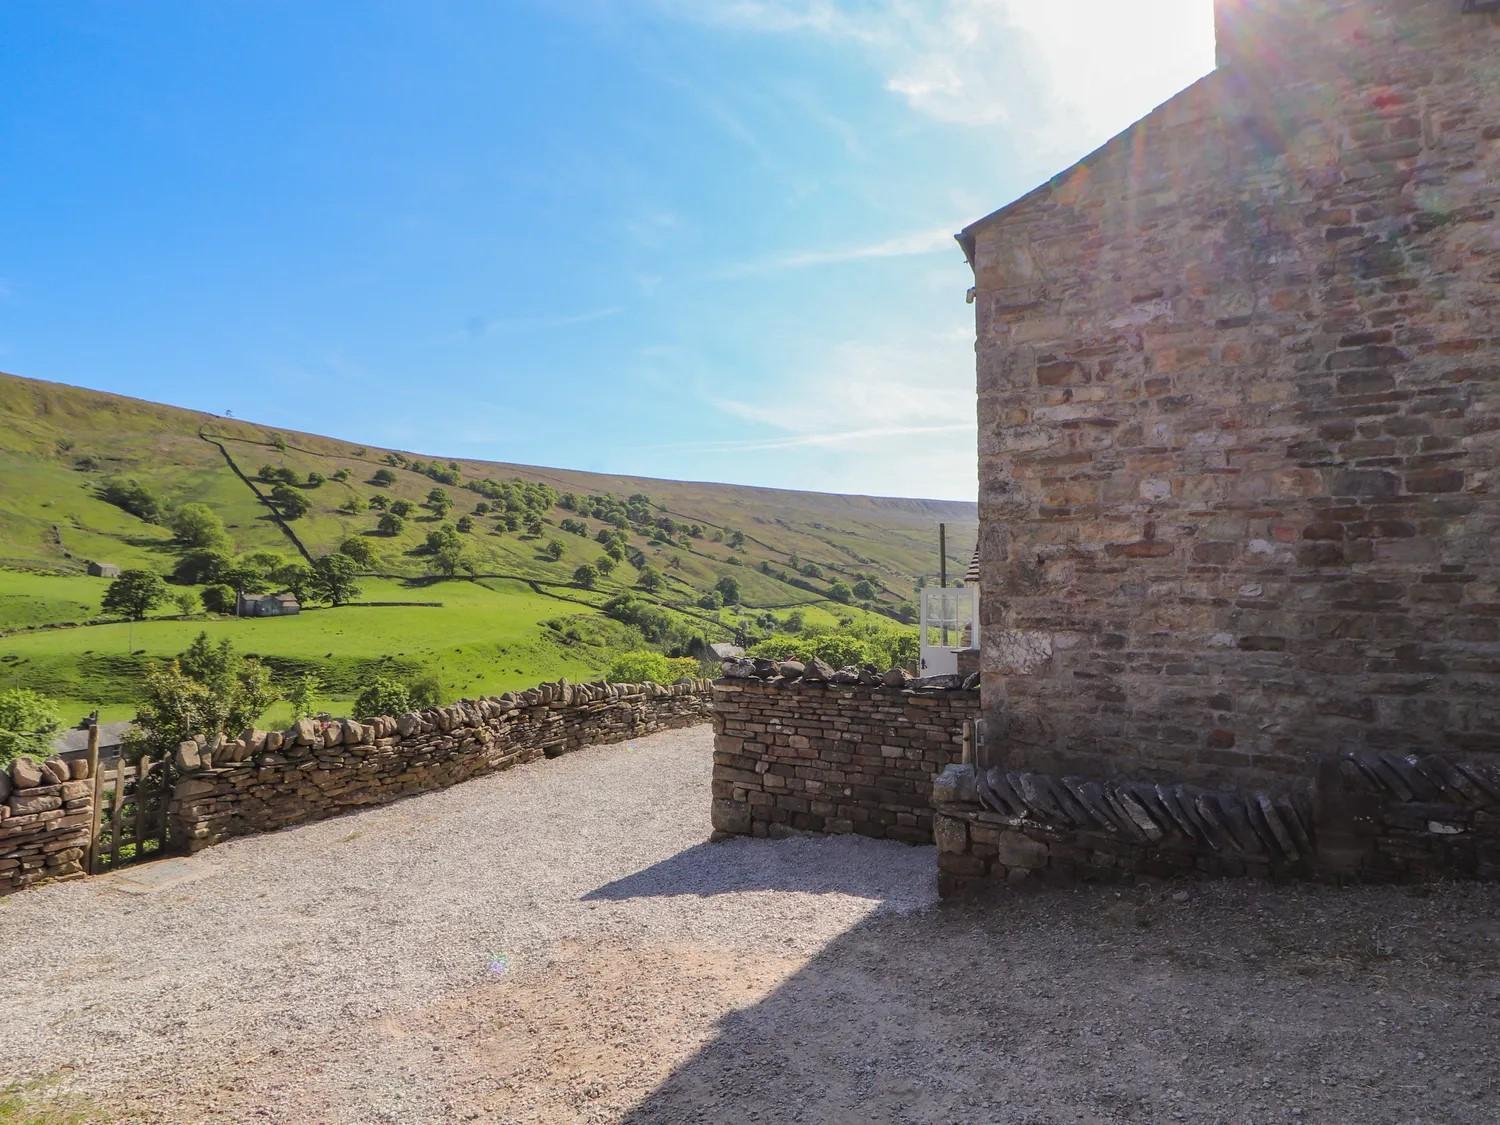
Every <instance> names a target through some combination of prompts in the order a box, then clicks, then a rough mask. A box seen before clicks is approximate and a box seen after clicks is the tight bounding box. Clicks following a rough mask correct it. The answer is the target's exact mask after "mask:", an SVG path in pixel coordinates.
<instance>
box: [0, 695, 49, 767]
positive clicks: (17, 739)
mask: <svg viewBox="0 0 1500 1125" xmlns="http://www.w3.org/2000/svg"><path fill="white" fill-rule="evenodd" d="M60 726H62V718H61V716H60V715H59V714H58V711H57V704H55V703H53V702H52V700H50V699H48V698H47V697H46V696H45V695H41V694H39V693H37V692H34V691H28V690H27V689H26V688H9V689H8V690H6V691H0V769H3V768H5V767H6V766H8V765H9V764H10V763H11V762H13V761H14V760H15V759H17V758H19V757H20V756H21V755H22V754H25V755H27V756H28V757H33V758H45V757H46V756H47V755H48V754H50V753H51V752H52V736H53V734H54V733H56V731H57V728H58V727H60Z"/></svg>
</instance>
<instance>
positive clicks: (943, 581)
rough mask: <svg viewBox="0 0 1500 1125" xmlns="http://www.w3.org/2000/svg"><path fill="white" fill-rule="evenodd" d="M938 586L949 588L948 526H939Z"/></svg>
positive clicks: (942, 524)
mask: <svg viewBox="0 0 1500 1125" xmlns="http://www.w3.org/2000/svg"><path fill="white" fill-rule="evenodd" d="M938 585H939V586H941V587H942V588H943V589H945V590H946V589H947V588H948V525H947V524H945V523H940V524H938Z"/></svg>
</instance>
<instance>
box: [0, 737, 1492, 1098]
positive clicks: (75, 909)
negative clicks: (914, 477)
mask: <svg viewBox="0 0 1500 1125" xmlns="http://www.w3.org/2000/svg"><path fill="white" fill-rule="evenodd" d="M710 742H711V735H710V734H709V732H708V729H707V728H706V727H698V728H692V729H688V730H682V731H672V732H668V733H664V734H660V735H655V736H653V737H651V738H647V739H642V740H640V741H638V742H635V743H629V744H623V745H619V746H613V747H601V748H596V749H591V750H587V751H583V752H581V753H577V754H572V755H568V756H566V757H564V758H560V759H557V760H555V761H550V762H548V761H542V762H536V763H532V764H530V765H527V766H523V767H520V768H518V769H515V770H512V771H509V772H507V773H503V774H499V775H496V776H493V777H489V778H485V779H481V780H478V781H473V782H469V783H467V784H465V785H461V786H458V787H456V788H454V789H449V790H446V791H444V792H441V793H434V794H430V795H428V796H424V797H418V798H414V799H411V800H408V801H403V802H400V803H398V804H395V805H391V806H388V807H386V808H381V809H374V810H370V811H367V812H363V813H359V814H357V815H353V816H348V817H343V818H340V819H338V820H333V821H326V822H323V823H321V824H316V825H309V826H307V827H304V828H298V829H292V830H289V831H285V832H280V833H276V834H274V835H269V836H261V837H255V838H251V839H244V840H237V841H233V842H231V843H229V844H226V845H224V846H221V847H218V848H214V849H211V850H210V851H208V852H205V853H203V854H202V855H200V856H198V857H195V858H194V859H193V860H191V861H187V863H186V865H185V867H184V868H183V869H184V870H187V871H189V872H191V873H192V874H194V875H195V876H198V877H196V878H195V879H194V880H193V881H190V882H183V883H180V884H178V885H175V886H168V887H166V888H165V889H161V890H157V891H155V892H154V893H149V894H129V893H126V890H127V889H128V886H127V884H125V883H124V882H122V880H121V877H123V876H129V875H130V874H131V872H130V871H128V870H127V871H125V872H122V873H121V875H120V876H112V877H106V878H101V879H95V880H90V881H86V882H78V883H70V884H64V885H61V886H54V887H48V888H43V889H40V890H36V891H31V892H27V893H24V894H21V895H17V896H12V897H11V898H8V899H0V957H3V960H0V964H3V965H4V967H5V968H4V982H5V984H4V988H5V991H4V1000H3V1004H0V1030H3V1033H4V1034H3V1035H0V1041H3V1043H4V1047H3V1055H0V1057H3V1058H4V1060H5V1063H4V1064H0V1066H5V1065H8V1066H9V1067H10V1069H11V1070H12V1071H13V1073H12V1075H11V1076H10V1077H11V1079H12V1080H13V1081H14V1082H16V1083H19V1084H20V1085H21V1087H22V1088H23V1089H24V1090H25V1095H24V1096H25V1098H26V1099H27V1101H28V1104H30V1105H32V1106H33V1107H37V1108H42V1109H45V1108H47V1107H48V1106H49V1105H51V1104H54V1103H57V1104H62V1105H65V1106H69V1107H72V1108H73V1109H74V1110H76V1111H77V1112H78V1114H79V1118H78V1119H80V1120H95V1119H97V1120H126V1121H133V1120H145V1121H193V1122H196V1121H213V1122H231V1121H235V1122H238V1121H247V1120H249V1121H257V1120H264V1121H284V1122H322V1121H330V1122H366V1121H374V1122H386V1121H389V1122H398V1121H399V1122H438V1121H452V1120H482V1121H502V1122H615V1121H630V1122H638V1123H645V1122H679V1121H680V1122H694V1121H704V1122H738V1121H766V1122H770V1121H784V1122H794V1121H795V1122H825V1121H839V1122H843V1121H847V1122H867V1121H882V1122H885V1121H888V1122H908V1121H909V1122H991V1121H993V1122H1037V1123H1040V1122H1064V1121H1067V1122H1093V1121H1120V1122H1127V1121H1128V1122H1138V1121H1139V1122H1154V1121H1164V1120H1184V1121H1233V1122H1240V1121H1245V1122H1249V1121H1256V1122H1265V1121H1303V1122H1306V1121H1350V1122H1354V1121H1358V1122H1384V1121H1390V1122H1450V1121H1474V1122H1486V1123H1488V1122H1493V1121H1495V1120H1497V1119H1500V1089H1497V1076H1500V1065H1497V1064H1500V1046H1497V1043H1500V888H1494V887H1478V886H1458V887H1443V888H1438V889H1434V890H1432V891H1420V890H1419V891H1412V890H1400V889H1361V890H1350V891H1339V890H1331V889H1326V888H1305V887H1304V888H1271V887H1267V886H1264V885H1257V884H1231V883H1220V884H1204V885H1176V884H1167V885H1154V886H1147V887H1140V888H1133V889H1129V890H1125V891H1117V890H1112V889H1103V888H1085V889H1079V890H1071V891H1049V892H1033V893H1015V892H1011V893H1008V894H1003V895H1001V896H999V897H997V898H996V899H994V900H992V901H988V902H984V903H970V904H965V905H960V906H952V905H946V906H938V905H936V904H935V903H934V901H933V895H932V886H933V866H934V865H933V855H932V852H931V850H930V849H927V848H908V847H904V846H901V845H895V844H884V843H880V842H875V841H868V840H861V839H854V838H836V839H798V840H785V841H763V840H737V841H731V842H728V843H724V844H714V845H709V844H707V843H706V840H707V837H708V833H709V825H708V818H707V808H708V777H709V747H710ZM146 871H147V869H146V868H141V869H137V872H136V873H137V875H141V874H143V873H145V872H146ZM137 889H138V888H137ZM4 1084H5V1083H4V1082H3V1081H0V1086H4ZM4 1109H5V1103H4V1101H3V1100H0V1120H6V1118H5V1116H4ZM22 1119H23V1120H24V1118H22Z"/></svg>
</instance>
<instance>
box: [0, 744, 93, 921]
mask: <svg viewBox="0 0 1500 1125" xmlns="http://www.w3.org/2000/svg"><path fill="white" fill-rule="evenodd" d="M93 822H94V782H93V779H92V778H91V777H90V776H89V766H88V763H87V762H85V761H76V762H65V761H63V760H62V759H61V758H48V759H47V760H46V761H45V762H34V761H32V760H31V759H30V758H18V759H16V760H15V761H14V762H12V763H11V765H10V768H9V769H5V768H3V767H0V895H5V894H10V893H11V892H12V891H19V890H21V889H22V888H24V887H29V886H33V885H35V884H37V883H41V882H46V881H48V880H54V879H74V878H77V877H79V876H80V875H82V874H83V873H84V861H85V856H86V854H87V852H88V847H89V837H90V833H91V832H92V831H93Z"/></svg>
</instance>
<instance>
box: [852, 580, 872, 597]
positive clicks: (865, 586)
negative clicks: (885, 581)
mask: <svg viewBox="0 0 1500 1125" xmlns="http://www.w3.org/2000/svg"><path fill="white" fill-rule="evenodd" d="M854 596H855V597H856V598H858V599H859V600H860V601H862V602H867V601H871V600H872V599H873V598H874V597H875V587H874V586H872V585H871V584H870V580H869V579H868V578H861V579H860V580H859V581H858V582H856V583H855V584H854Z"/></svg>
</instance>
